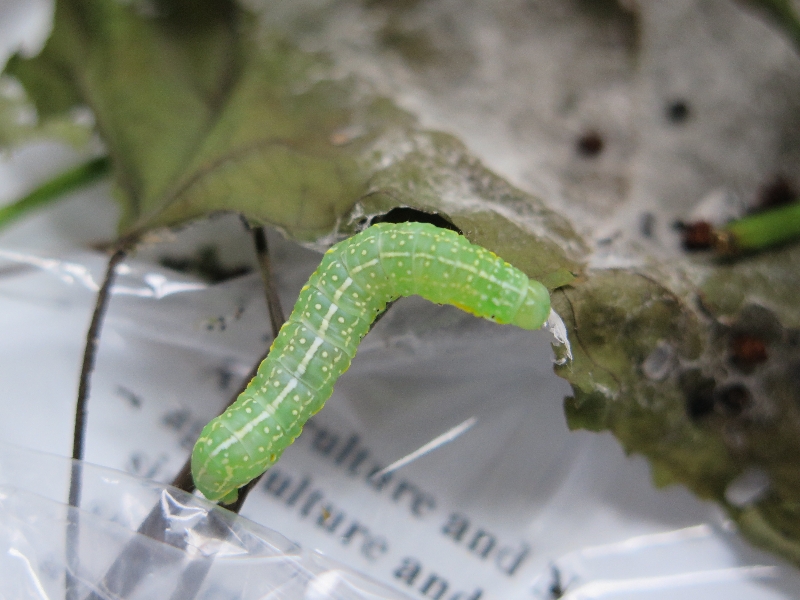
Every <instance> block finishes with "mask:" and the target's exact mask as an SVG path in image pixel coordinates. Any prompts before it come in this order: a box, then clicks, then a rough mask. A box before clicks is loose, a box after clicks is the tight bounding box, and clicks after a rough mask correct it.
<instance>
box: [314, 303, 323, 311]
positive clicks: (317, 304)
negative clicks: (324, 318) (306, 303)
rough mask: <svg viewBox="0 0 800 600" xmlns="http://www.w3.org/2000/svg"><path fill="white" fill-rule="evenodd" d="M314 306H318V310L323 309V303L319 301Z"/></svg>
mask: <svg viewBox="0 0 800 600" xmlns="http://www.w3.org/2000/svg"><path fill="white" fill-rule="evenodd" d="M314 308H316V309H317V310H321V309H322V304H320V303H319V302H317V303H316V304H315V305H314Z"/></svg>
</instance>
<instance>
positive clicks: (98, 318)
mask: <svg viewBox="0 0 800 600" xmlns="http://www.w3.org/2000/svg"><path fill="white" fill-rule="evenodd" d="M125 256H127V249H124V248H118V249H117V250H116V251H115V252H114V254H112V255H111V258H109V260H108V265H107V266H106V274H105V277H104V279H103V284H102V285H101V287H100V290H99V291H98V292H97V300H96V302H95V306H94V312H93V313H92V320H91V322H90V324H89V330H88V332H87V333H86V345H85V346H84V350H83V362H82V364H81V374H80V381H79V383H78V398H77V400H76V403H75V425H74V431H73V434H72V461H73V462H72V470H71V471H70V481H69V506H72V507H75V508H78V507H80V504H81V479H82V469H81V464H82V463H81V461H82V460H83V455H84V441H85V437H86V416H87V413H86V404H87V401H88V399H89V389H90V384H91V378H92V372H93V371H94V364H95V361H96V359H97V346H98V343H99V341H100V331H101V329H102V326H103V320H104V318H105V314H106V311H107V309H108V304H109V301H110V299H111V286H112V285H113V284H114V279H115V278H116V270H117V267H118V266H119V264H120V263H121V262H122V261H123V260H124V259H125ZM66 537H67V540H66V543H67V547H66V552H67V573H66V596H67V600H73V599H74V598H77V594H78V585H79V580H78V579H77V578H76V577H77V572H78V569H79V566H80V560H79V555H80V551H79V546H78V544H79V537H80V521H79V512H78V511H72V518H71V519H69V520H68V522H67V536H66Z"/></svg>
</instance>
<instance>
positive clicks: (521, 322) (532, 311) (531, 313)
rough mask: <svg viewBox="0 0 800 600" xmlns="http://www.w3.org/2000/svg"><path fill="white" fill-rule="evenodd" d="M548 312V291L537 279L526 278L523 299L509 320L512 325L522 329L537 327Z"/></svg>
mask: <svg viewBox="0 0 800 600" xmlns="http://www.w3.org/2000/svg"><path fill="white" fill-rule="evenodd" d="M549 314H550V293H549V292H548V291H547V288H546V287H544V285H542V284H541V283H539V282H538V281H534V280H533V279H529V280H528V290H527V293H526V294H525V300H523V302H522V305H521V306H520V307H519V310H517V314H516V315H515V316H514V319H513V320H512V321H511V324H512V325H516V326H517V327H521V328H522V329H539V328H540V327H541V326H542V325H544V324H545V322H546V321H547V317H548V315H549Z"/></svg>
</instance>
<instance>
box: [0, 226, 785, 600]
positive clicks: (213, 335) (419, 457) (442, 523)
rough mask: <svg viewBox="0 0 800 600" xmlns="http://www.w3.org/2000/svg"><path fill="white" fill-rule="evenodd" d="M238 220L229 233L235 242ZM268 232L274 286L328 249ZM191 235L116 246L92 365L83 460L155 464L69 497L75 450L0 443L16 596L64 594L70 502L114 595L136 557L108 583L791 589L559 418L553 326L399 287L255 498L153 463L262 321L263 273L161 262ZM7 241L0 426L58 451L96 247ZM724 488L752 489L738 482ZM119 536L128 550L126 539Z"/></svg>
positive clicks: (289, 588) (139, 586)
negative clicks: (182, 484) (495, 316)
mask: <svg viewBox="0 0 800 600" xmlns="http://www.w3.org/2000/svg"><path fill="white" fill-rule="evenodd" d="M231 223H233V225H232V226H231V227H229V231H230V232H231V233H232V234H233V236H232V238H231V239H230V240H228V241H227V242H225V243H224V244H223V246H224V245H225V244H229V245H233V246H236V245H237V244H239V245H242V244H246V243H247V240H246V236H242V234H241V233H240V230H239V229H238V222H237V221H236V220H235V219H232V220H231V222H229V223H228V225H231ZM214 225H215V227H220V226H222V227H225V226H226V225H225V223H224V222H219V221H217V222H216V223H214ZM202 237H203V235H200V238H201V239H202ZM189 238H190V240H194V239H196V238H193V237H191V236H189ZM270 242H271V243H270V248H271V252H272V262H273V265H274V266H275V268H276V280H277V283H278V287H279V291H280V293H281V297H282V301H283V303H284V306H285V307H286V308H289V307H290V306H291V304H292V301H293V297H295V296H296V294H297V291H298V290H299V288H300V286H301V285H302V284H303V282H304V281H305V278H306V277H307V276H308V274H309V273H310V272H311V271H312V270H313V268H314V267H315V266H316V264H317V262H318V261H319V255H318V254H317V253H314V252H311V251H308V250H305V249H302V248H299V247H297V246H295V245H294V244H290V243H286V242H284V241H282V240H281V239H280V238H279V237H278V236H271V237H270ZM188 243H189V246H190V247H191V245H192V244H194V243H195V242H194V241H190V242H188ZM12 251H13V252H17V255H12V254H11V252H12ZM187 252H188V250H187V249H186V248H185V247H184V248H181V249H179V248H176V247H175V246H174V244H172V243H170V244H166V245H162V246H161V247H158V248H155V249H154V248H150V249H147V248H145V249H144V251H143V252H142V253H140V254H139V255H138V256H137V257H132V258H130V259H128V260H127V261H126V262H125V263H124V265H123V267H122V269H121V270H120V272H119V276H118V279H117V282H116V285H115V287H114V290H113V296H112V300H111V305H110V309H109V313H108V316H107V320H106V324H105V327H104V330H103V334H102V337H101V343H100V354H99V357H98V363H97V368H96V372H95V376H94V378H93V388H92V397H91V399H90V404H89V415H90V418H89V430H88V432H87V440H88V446H87V458H88V460H90V461H92V462H96V463H102V464H104V465H106V466H108V467H114V468H115V469H121V470H124V471H127V472H128V473H133V474H138V475H142V476H144V477H146V478H148V479H147V480H140V479H137V478H135V477H131V476H130V475H128V474H125V473H122V472H120V471H115V470H110V469H105V468H100V467H93V466H90V465H86V466H85V468H84V469H83V476H84V482H85V483H84V494H83V500H82V503H81V509H80V510H79V511H76V510H75V509H69V508H67V507H66V506H65V500H64V499H65V498H66V490H67V486H68V477H69V467H68V464H69V461H66V459H58V458H54V457H52V456H48V455H43V454H38V453H35V452H30V451H27V450H22V449H19V448H15V447H14V446H4V447H3V449H2V453H1V454H2V460H0V485H1V486H2V501H1V502H2V505H1V506H0V520H2V536H3V538H2V539H3V542H2V543H3V544H4V549H3V552H2V553H0V563H1V564H0V582H2V583H0V585H4V586H6V588H5V589H3V593H4V594H6V596H7V597H11V598H16V597H22V598H27V597H47V598H61V597H63V590H64V576H65V575H64V574H65V569H66V565H67V562H66V561H67V555H66V554H65V553H66V545H65V544H66V541H65V531H66V527H67V524H68V523H69V522H72V523H76V522H78V523H79V524H80V531H81V537H80V545H79V548H80V558H81V560H80V562H79V565H80V569H79V570H78V571H77V572H76V575H78V576H79V577H78V579H79V580H80V581H81V583H82V585H84V590H85V592H86V593H88V590H89V589H92V590H94V591H97V592H98V593H100V594H102V593H105V592H104V591H103V587H102V586H103V585H106V586H108V585H111V584H110V583H109V581H108V580H109V577H110V575H109V574H111V575H113V577H111V579H113V580H114V581H115V585H122V584H124V583H125V581H126V576H127V575H126V574H127V573H128V572H129V571H130V572H133V573H137V574H144V576H142V577H140V576H139V575H137V576H136V577H135V578H134V579H136V580H137V582H136V585H133V586H130V589H127V590H125V593H124V594H121V593H118V592H115V593H116V596H113V597H125V598H129V597H130V598H135V597H141V598H145V597H149V598H154V597H163V598H169V597H174V598H180V597H187V596H186V593H184V596H181V595H180V593H179V590H184V591H186V590H188V591H189V592H192V593H193V592H194V591H197V596H196V597H198V598H228V597H230V598H234V597H237V598H238V597H242V598H250V597H252V598H287V599H288V598H292V599H294V598H371V599H380V598H394V597H398V598H399V597H410V598H422V599H425V598H439V599H440V600H494V599H499V598H502V599H503V600H506V599H508V600H513V599H520V600H522V599H547V598H555V597H558V594H563V597H565V598H573V599H577V598H581V599H600V598H603V599H608V598H611V599H617V598H618V599H620V600H621V599H623V598H624V599H626V600H628V599H634V598H642V599H644V598H647V599H648V600H649V599H651V598H672V597H674V594H676V593H679V594H680V595H681V597H682V598H684V599H686V600H691V599H695V598H697V599H698V600H699V599H701V598H702V599H703V600H707V599H708V598H711V599H716V598H720V599H721V598H725V599H726V600H730V599H731V598H741V599H742V600H744V599H747V600H750V599H756V600H773V599H775V600H777V599H784V598H793V597H797V596H798V594H800V577H798V574H797V572H796V571H795V570H793V569H792V568H790V567H788V566H786V565H784V564H783V563H781V562H780V561H779V560H777V559H775V558H774V557H772V556H770V555H768V554H765V553H763V552H760V551H757V550H755V549H753V548H751V547H749V546H748V545H747V544H746V543H745V542H743V541H742V540H741V538H740V537H739V536H738V535H737V534H736V532H735V531H734V530H733V529H732V528H731V526H730V523H729V522H728V521H726V520H725V519H724V518H723V516H722V515H721V514H720V513H719V512H718V510H717V509H716V508H715V507H714V506H713V505H709V504H704V503H702V502H700V501H698V500H697V499H695V498H693V497H691V495H690V494H689V493H688V492H686V491H685V490H682V489H680V488H674V487H673V488H668V489H666V490H661V491H658V490H655V489H654V488H653V487H652V484H651V483H650V478H649V473H648V469H647V467H646V465H645V463H644V461H643V460H641V459H631V458H626V457H624V455H623V454H622V452H621V451H620V449H619V447H618V445H617V443H616V442H615V441H614V440H613V439H612V438H611V437H610V436H607V435H597V434H592V433H589V432H570V431H568V430H567V428H566V426H565V423H564V417H563V413H562V408H561V400H562V398H563V396H564V395H566V394H568V393H569V388H568V387H567V386H566V385H564V383H563V382H562V381H560V380H559V379H558V378H556V377H555V376H554V375H553V374H552V373H551V371H550V370H551V368H552V361H553V351H552V350H551V347H550V344H551V342H552V338H551V337H550V335H549V334H547V333H545V332H522V331H517V330H516V329H514V328H511V327H501V326H498V325H496V324H492V323H486V322H482V321H480V320H478V319H475V318H473V317H471V316H469V315H464V314H463V313H461V312H460V311H457V310H454V309H450V308H447V307H437V306H435V305H432V304H430V303H427V302H424V301H422V300H421V299H414V298H411V299H405V300H402V301H400V302H398V303H397V304H396V305H395V306H393V307H392V308H391V310H389V311H388V312H387V313H386V315H385V316H384V317H383V318H382V319H381V320H380V321H379V322H378V324H377V325H376V327H375V328H374V329H373V331H372V332H371V333H370V334H369V335H368V336H367V337H366V338H365V340H364V342H363V343H362V345H361V347H360V349H359V353H358V355H357V357H356V360H355V361H354V363H353V366H352V368H351V370H350V371H348V373H346V374H345V375H344V376H343V377H342V378H341V379H340V381H339V382H338V384H337V387H336V391H335V393H334V396H333V397H332V398H331V400H330V401H329V402H328V404H327V405H326V407H325V408H324V409H323V410H322V411H321V412H320V413H319V414H318V415H316V416H315V417H314V418H313V419H312V421H311V422H310V423H309V424H308V425H307V426H306V429H305V432H304V433H303V435H302V436H301V437H300V438H299V439H298V440H297V442H296V443H295V444H294V445H293V446H291V447H290V448H289V449H288V450H287V451H286V453H285V454H284V456H283V457H282V458H281V460H280V461H279V462H278V463H277V465H276V466H275V467H274V468H273V469H271V470H270V471H269V472H268V473H267V474H266V476H265V477H264V479H263V480H262V482H261V483H260V484H259V485H258V486H257V487H256V488H255V489H254V490H253V492H252V493H251V494H250V496H249V497H248V500H247V502H246V503H245V506H244V509H243V512H242V514H243V515H244V516H245V517H247V518H241V517H240V518H233V517H231V516H230V515H228V514H227V513H225V512H224V511H221V510H219V509H210V507H209V505H208V504H206V503H204V502H202V501H200V500H197V499H194V498H191V497H189V496H187V495H185V494H183V493H180V492H176V491H173V490H170V489H169V488H167V487H165V486H163V485H161V484H157V483H155V482H154V481H152V480H160V481H169V480H170V479H171V478H172V476H173V475H174V474H175V472H176V471H177V470H178V469H179V468H180V466H181V464H182V463H183V461H184V460H185V459H186V457H187V456H188V454H189V451H190V449H191V445H192V444H193V443H194V439H195V438H196V435H197V433H198V431H199V428H200V427H202V425H203V424H204V423H205V422H206V420H207V419H209V418H211V417H212V416H213V415H214V414H215V413H216V412H217V411H218V410H219V409H220V408H221V407H222V406H223V404H224V402H225V401H226V400H227V399H229V397H230V396H231V394H232V393H233V392H234V391H235V389H236V388H237V387H238V385H239V383H240V381H241V379H242V378H243V376H244V375H245V374H246V373H247V372H248V371H249V369H250V368H251V367H252V365H253V364H254V363H255V362H256V361H257V360H258V357H259V356H260V355H261V354H262V353H263V351H264V350H265V348H266V347H267V346H268V345H269V342H270V340H271V335H270V333H269V325H268V322H269V321H268V318H267V311H266V306H265V305H264V300H263V295H262V292H261V283H260V279H259V278H258V277H257V276H256V275H255V274H251V275H249V276H245V277H239V278H237V279H233V280H230V281H227V282H225V283H222V284H217V285H209V284H206V283H203V282H201V281H199V280H197V279H195V278H192V277H189V276H187V275H185V274H178V273H175V272H172V271H169V270H168V269H164V268H162V267H158V266H156V265H155V264H154V263H155V262H156V261H157V258H158V256H159V255H161V254H172V255H174V254H186V253H187ZM148 253H149V255H148ZM2 256H3V259H4V260H3V261H2V263H0V268H2V269H3V272H4V273H5V276H4V277H3V278H2V279H0V319H2V324H0V326H1V327H2V330H3V331H4V333H5V335H4V337H3V339H2V340H0V354H2V356H3V361H2V362H0V370H2V380H3V382H4V385H5V389H6V393H5V394H4V395H3V397H2V399H0V402H1V403H2V413H3V415H4V420H3V421H2V422H0V440H6V441H11V442H15V443H16V444H22V445H25V446H29V447H32V448H38V449H46V450H49V451H51V452H56V453H60V454H66V453H67V452H68V449H69V445H70V434H71V425H72V410H73V403H74V390H75V388H76V384H75V381H76V379H75V378H76V375H77V369H78V365H79V363H80V353H81V347H82V344H83V339H84V334H85V326H86V323H87V322H88V317H89V314H90V311H91V306H92V303H93V301H94V293H95V289H96V285H97V282H98V280H99V277H100V276H101V274H102V272H103V264H104V258H103V257H102V256H100V255H97V254H93V253H88V252H73V253H70V254H67V255H64V256H58V255H49V254H47V253H46V252H39V253H36V252H31V251H30V250H21V249H18V248H16V249H12V250H9V251H6V252H5V253H4V254H3V255H2ZM77 274H80V276H77ZM167 292H168V293H167ZM732 493H733V492H732ZM739 496H741V498H742V502H744V503H745V504H746V503H747V502H749V501H751V496H752V494H751V495H746V494H742V493H740V494H739V495H738V496H737V497H739ZM153 507H158V508H159V512H158V513H157V514H158V515H159V517H158V518H159V519H160V523H161V525H165V524H166V527H157V528H156V529H155V530H154V531H157V532H158V533H155V534H154V535H155V538H156V539H153V536H152V535H151V536H147V535H144V534H142V533H137V530H138V529H139V527H140V525H141V524H142V522H143V521H145V519H146V517H147V515H148V514H150V511H151V510H152V509H153ZM76 518H77V519H76ZM253 521H255V522H258V523H261V524H262V525H255V524H254V523H253ZM263 525H266V526H267V527H269V528H270V530H276V531H280V532H281V534H282V535H279V534H275V533H273V532H272V531H270V530H267V529H264V528H263ZM283 535H285V536H287V537H288V538H289V539H291V540H293V541H294V542H295V543H296V544H297V545H295V544H294V543H290V542H288V541H286V539H285V538H284V537H282V536H283ZM159 536H160V537H159ZM131 544H133V545H134V546H133V547H135V548H136V550H137V552H136V554H137V556H138V558H137V560H136V561H132V560H128V559H127V558H125V557H126V556H128V555H126V551H127V552H130V548H131V547H132V546H131ZM300 548H303V550H300ZM211 556H213V560H212V559H211V558H210V557H211ZM120 557H123V559H122V560H121V562H120ZM327 557H330V559H329V558H327ZM333 561H340V562H341V563H342V564H336V563H334V562H333ZM115 563H116V564H121V565H122V566H123V567H124V568H123V569H122V571H120V572H119V573H117V572H116V571H115V570H114V566H113V565H114V564H115ZM198 573H202V574H204V577H203V578H202V579H198V577H197V574H198ZM358 573H363V574H364V575H358ZM369 578H374V580H376V581H378V582H379V584H374V583H367V582H368V581H369ZM187 581H191V582H195V585H197V582H198V581H200V582H201V584H200V586H199V588H198V589H197V590H194V589H193V588H192V587H191V586H190V585H188V584H187ZM383 585H385V586H389V587H386V588H384V587H382V586H383ZM11 586H16V587H14V588H12V587H11ZM187 586H188V587H187ZM270 586H271V587H270ZM231 590H234V591H231ZM106 591H110V588H108V587H107V589H106ZM229 591H230V593H228V592H229ZM223 592H224V593H223ZM86 593H84V595H83V596H82V597H86ZM404 594H405V596H404ZM98 597H103V596H102V595H100V596H98Z"/></svg>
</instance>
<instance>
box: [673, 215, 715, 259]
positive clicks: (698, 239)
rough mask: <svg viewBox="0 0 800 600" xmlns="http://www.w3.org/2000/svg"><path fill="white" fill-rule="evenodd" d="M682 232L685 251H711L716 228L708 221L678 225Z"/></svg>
mask: <svg viewBox="0 0 800 600" xmlns="http://www.w3.org/2000/svg"><path fill="white" fill-rule="evenodd" d="M676 225H677V227H678V228H679V229H681V231H682V244H683V249H684V250H688V251H690V252H691V251H697V250H709V249H710V248H711V247H712V246H713V245H714V228H713V227H712V226H711V223H709V222H708V221H695V222H694V223H678V224H676Z"/></svg>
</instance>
